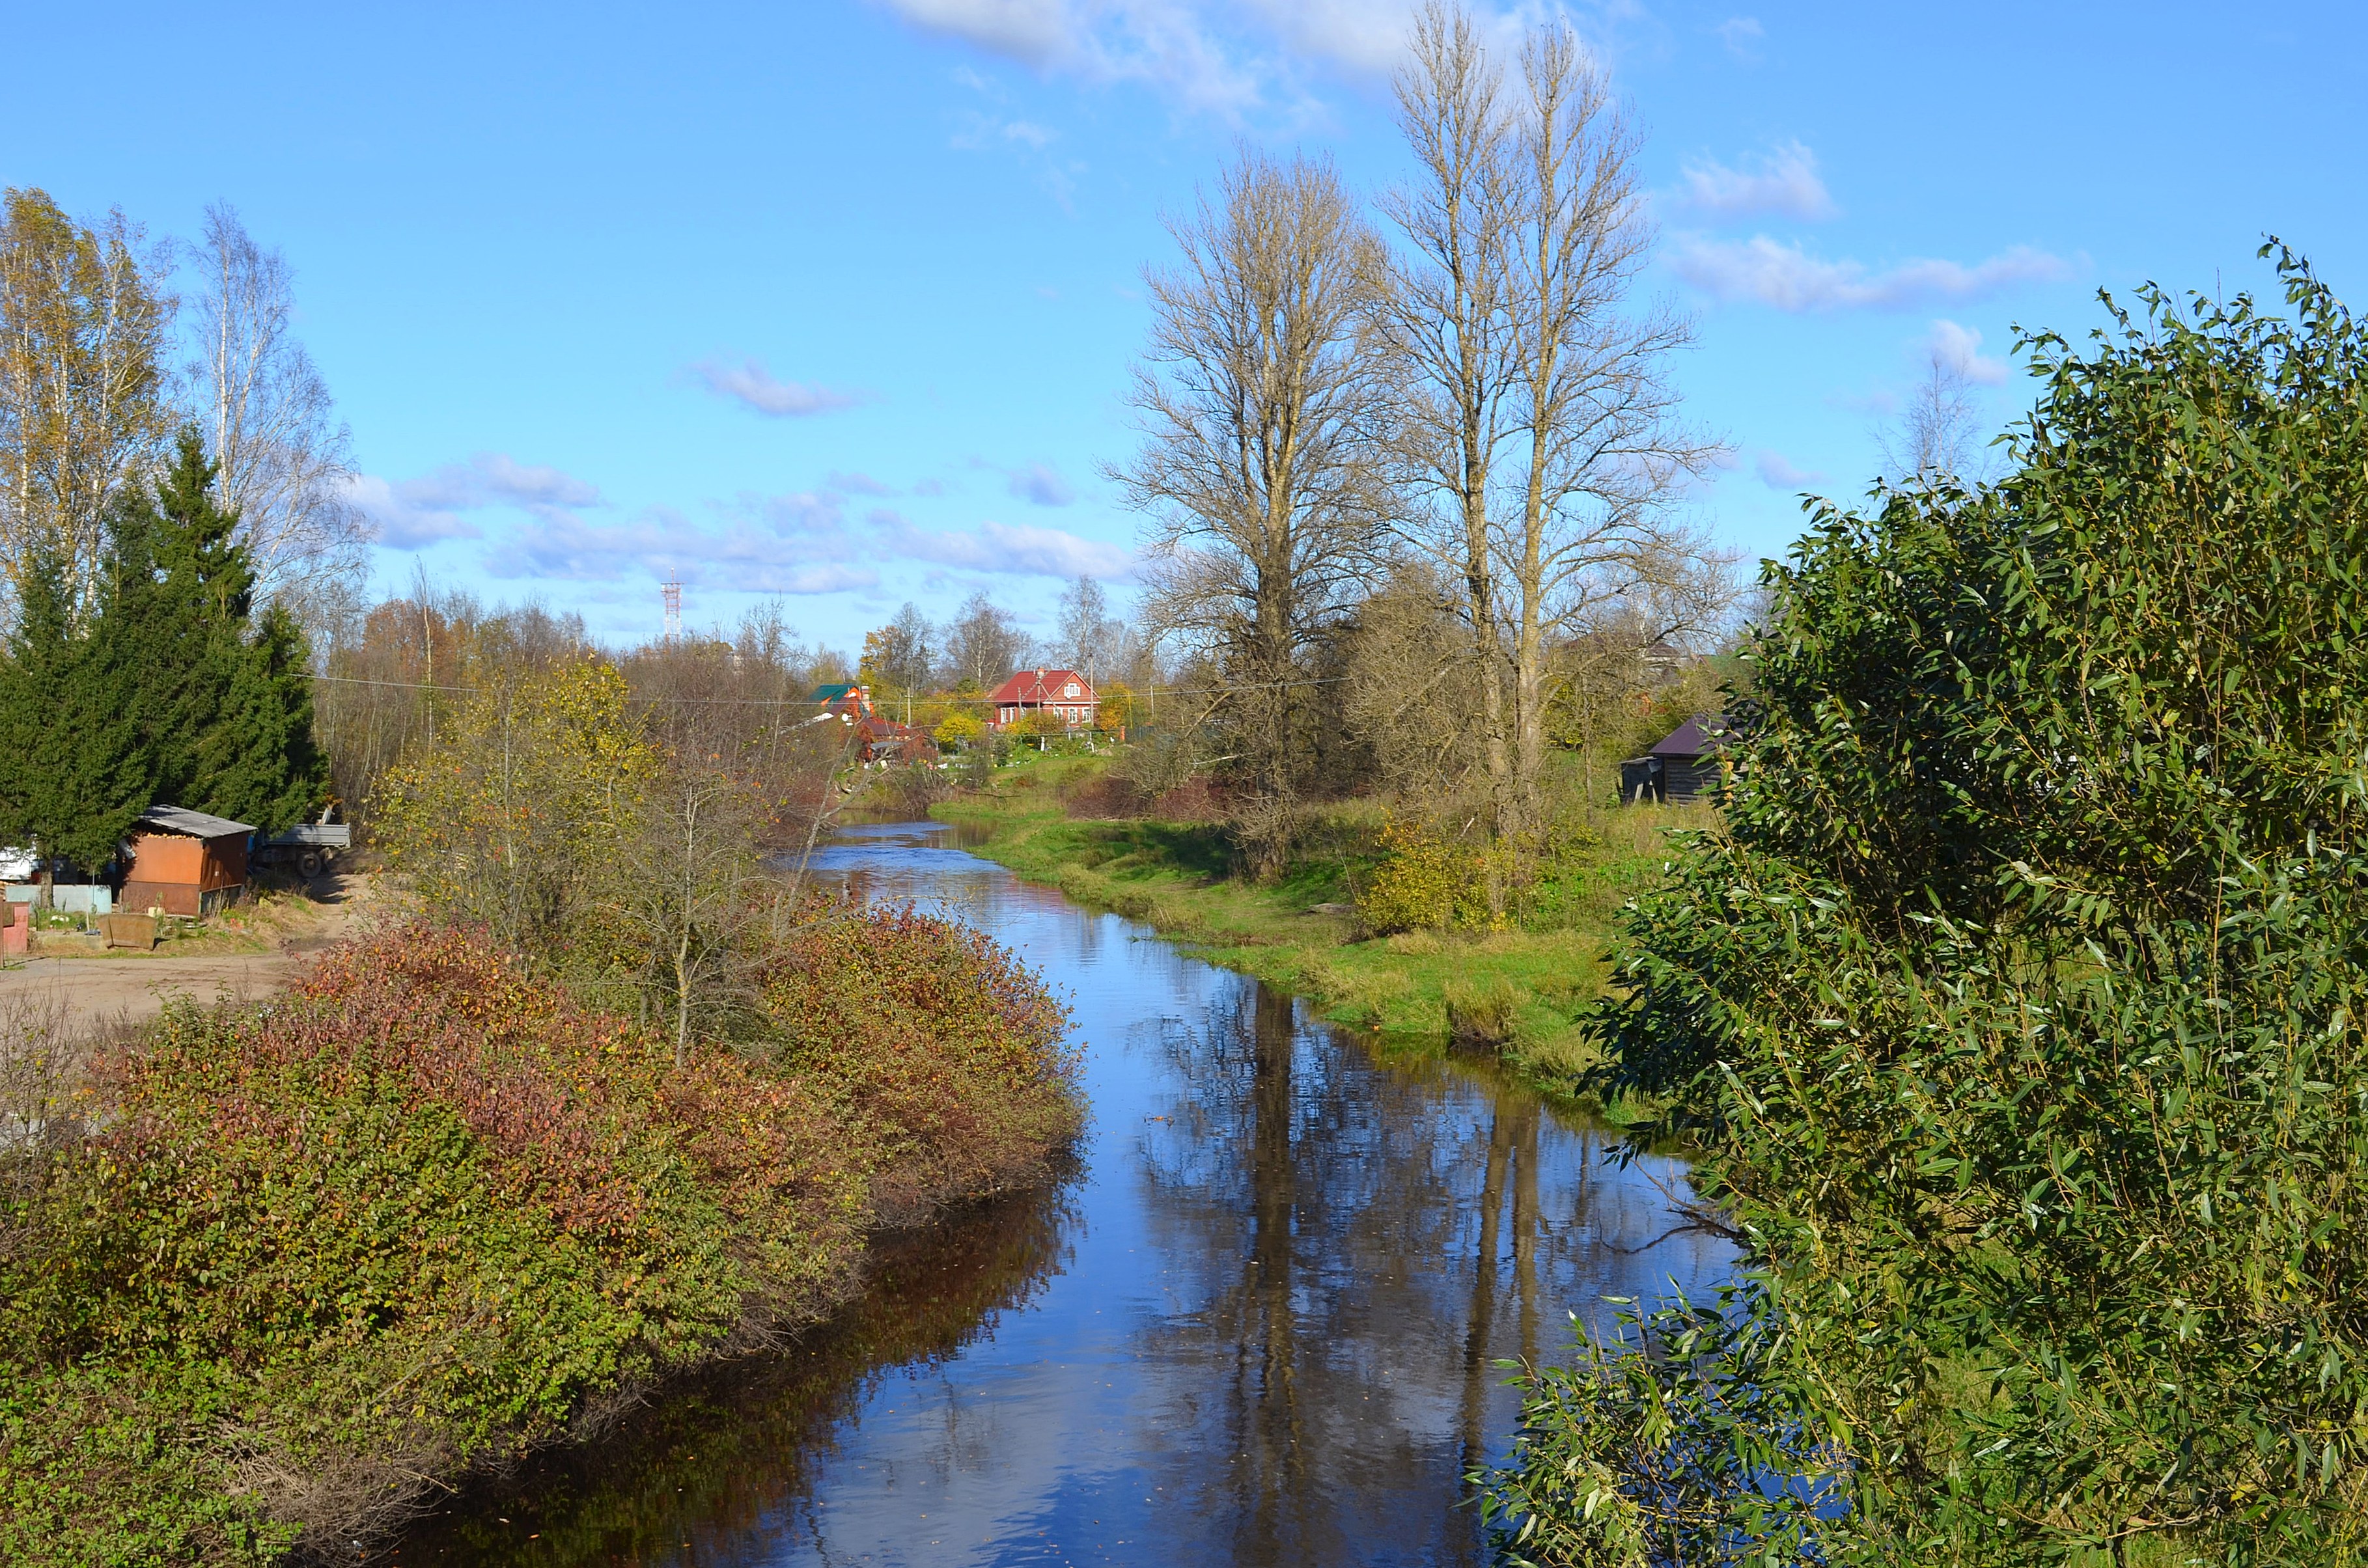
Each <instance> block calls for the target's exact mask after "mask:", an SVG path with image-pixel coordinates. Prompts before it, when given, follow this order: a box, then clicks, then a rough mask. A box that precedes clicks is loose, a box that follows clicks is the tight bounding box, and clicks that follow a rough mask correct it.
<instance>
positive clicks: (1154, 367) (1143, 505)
mask: <svg viewBox="0 0 2368 1568" xmlns="http://www.w3.org/2000/svg"><path fill="white" fill-rule="evenodd" d="M1168 229H1169V232H1170V233H1172V234H1173V235H1174V236H1175V238H1176V243H1177V246H1178V249H1179V250H1180V251H1181V252H1182V256H1181V259H1180V260H1179V261H1178V264H1177V265H1176V266H1174V267H1166V268H1157V267H1155V268H1152V269H1150V270H1148V271H1147V272H1146V273H1145V274H1144V281H1145V283H1146V285H1147V287H1148V289H1149V291H1150V296H1151V303H1152V322H1153V324H1152V338H1151V346H1150V347H1149V348H1148V349H1147V350H1146V352H1145V354H1144V362H1143V363H1142V364H1141V365H1140V366H1138V367H1137V369H1136V371H1135V375H1134V382H1133V391H1132V394H1131V401H1132V402H1133V405H1134V408H1135V411H1136V414H1137V415H1138V423H1139V426H1140V427H1141V429H1142V430H1143V433H1144V447H1143V449H1142V450H1141V451H1140V452H1139V453H1138V454H1137V455H1136V457H1135V459H1134V460H1133V462H1132V463H1130V464H1128V465H1125V466H1124V467H1121V468H1114V469H1112V470H1111V471H1110V477H1111V478H1112V479H1113V480H1115V481H1116V482H1117V483H1120V484H1121V486H1122V487H1123V490H1124V494H1125V495H1126V498H1127V501H1128V503H1129V504H1130V505H1131V506H1134V507H1136V508H1137V509H1138V510H1141V511H1143V512H1145V513H1147V514H1148V515H1149V516H1150V517H1151V518H1152V522H1151V526H1150V528H1149V530H1148V536H1147V539H1146V545H1147V549H1148V554H1149V556H1150V562H1151V563H1150V566H1149V568H1148V571H1147V579H1148V583H1149V586H1150V589H1151V594H1150V605H1149V608H1150V609H1151V612H1152V616H1153V619H1155V620H1156V622H1158V623H1159V624H1160V625H1162V626H1163V627H1165V628H1168V629H1172V630H1174V631H1178V632H1180V633H1182V634H1183V635H1184V636H1185V637H1186V638H1187V639H1188V640H1190V641H1193V642H1198V643H1200V644H1201V645H1202V646H1205V647H1208V648H1210V649H1212V651H1214V652H1216V653H1219V654H1220V655H1221V656H1222V658H1223V659H1224V667H1225V671H1226V676H1227V680H1228V685H1229V687H1230V695H1229V698H1228V700H1229V702H1231V703H1232V704H1233V705H1234V706H1235V713H1234V715H1233V727H1234V730H1235V734H1236V736H1237V744H1238V745H1239V748H1240V750H1241V752H1242V753H1243V756H1244V761H1245V763H1246V768H1245V771H1246V773H1247V778H1248V779H1249V782H1250V786H1251V790H1252V796H1251V799H1250V801H1249V802H1248V803H1247V808H1246V809H1245V810H1244V812H1242V815H1241V820H1240V824H1239V825H1240V829H1241V833H1242V838H1243V841H1244V845H1245V847H1246V848H1247V850H1248V851H1249V858H1250V861H1251V869H1252V870H1253V872H1254V873H1256V874H1259V875H1267V874H1271V873H1273V872H1275V871H1277V870H1279V869H1281V865H1282V863H1283V861H1284V858H1286V857H1287V855H1288V854H1289V851H1290V847H1291V842H1292V835H1293V831H1294V824H1295V820H1296V801H1297V795H1298V760H1299V758H1298V754H1299V752H1300V750H1301V747H1302V744H1303V739H1304V737H1303V736H1302V735H1301V733H1300V729H1301V724H1300V717H1301V715H1302V713H1303V712H1304V704H1305V701H1306V696H1307V693H1306V690H1305V688H1304V687H1303V686H1302V685H1301V684H1300V679H1301V676H1302V673H1303V668H1302V660H1301V654H1302V653H1303V651H1304V649H1305V648H1306V647H1307V645H1308V643H1309V642H1311V640H1312V639H1313V637H1314V635H1315V633H1316V632H1317V631H1319V630H1320V629H1321V628H1322V627H1323V626H1324V625H1325V624H1326V622H1327V621H1328V620H1329V619H1331V618H1332V617H1333V616H1334V615H1335V614H1336V613H1337V611H1338V608H1339V606H1340V600H1341V595H1342V589H1343V587H1344V585H1346V584H1347V582H1348V581H1349V577H1350V574H1352V572H1353V571H1354V569H1355V568H1356V566H1357V565H1358V564H1359V563H1360V562H1362V561H1363V560H1365V559H1366V558H1367V555H1368V553H1369V550H1370V547H1371V544H1372V539H1373V536H1374V532H1375V529H1376V527H1377V522H1378V518H1379V517H1380V515H1381V511H1382V493H1381V489H1380V486H1379V484H1378V483H1377V475H1376V472H1375V462H1374V446H1375V440H1376V435H1377V429H1376V427H1377V425H1378V422H1379V418H1380V416H1381V415H1382V413H1383V406H1384V404H1383V397H1382V378H1381V377H1380V375H1379V372H1378V367H1379V360H1378V357H1377V356H1376V354H1375V353H1374V352H1373V347H1374V346H1373V344H1372V339H1371V335H1370V334H1369V332H1368V331H1367V324H1368V323H1369V321H1370V317H1371V310H1370V302H1371V301H1370V290H1371V285H1372V278H1373V277H1374V276H1375V273H1376V269H1377V266H1378V261H1379V256H1378V251H1377V246H1376V244H1375V242H1374V240H1373V238H1372V234H1371V232H1370V231H1369V230H1368V229H1367V228H1366V226H1365V224H1364V223H1363V222H1362V221H1361V219H1360V216H1359V214H1358V211H1357V207H1356V203H1355V202H1354V201H1352V200H1351V199H1349V194H1348V192H1347V191H1346V190H1344V189H1343V188H1342V187H1341V184H1340V179H1339V176H1338V174H1337V173H1336V172H1335V171H1334V170H1333V168H1332V166H1331V165H1330V164H1329V163H1328V162H1322V161H1314V160H1309V159H1305V158H1294V159H1292V161H1290V162H1288V163H1277V162H1275V161H1273V160H1271V159H1269V158H1267V157H1266V156H1264V155H1263V154H1261V153H1256V152H1250V151H1245V152H1244V153H1242V154H1241V155H1240V156H1239V158H1238V159H1237V160H1236V161H1235V164H1234V165H1233V167H1232V168H1230V169H1228V170H1227V171H1226V173H1225V174H1224V177H1223V178H1222V179H1221V180H1220V182H1219V184H1218V187H1217V190H1216V193H1215V195H1214V197H1213V199H1212V198H1208V197H1204V198H1203V199H1201V202H1200V203H1199V205H1198V206H1197V208H1196V209H1195V210H1193V212H1192V213H1191V214H1190V215H1189V216H1186V217H1181V218H1178V219H1174V220H1171V221H1170V222H1169V225H1168Z"/></svg>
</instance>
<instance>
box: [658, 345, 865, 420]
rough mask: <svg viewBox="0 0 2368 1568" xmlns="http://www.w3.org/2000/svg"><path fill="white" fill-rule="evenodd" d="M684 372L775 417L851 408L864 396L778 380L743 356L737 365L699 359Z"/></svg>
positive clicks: (703, 383) (706, 385)
mask: <svg viewBox="0 0 2368 1568" xmlns="http://www.w3.org/2000/svg"><path fill="white" fill-rule="evenodd" d="M685 374H687V375H689V377H690V378H691V379H692V380H693V381H698V382H699V383H700V385H701V386H704V387H705V388H706V389H707V390H708V391H709V392H713V393H714V394H715V395H716V396H718V397H728V398H730V399H732V400H733V401H734V403H740V404H741V405H742V406H744V407H746V408H750V409H754V410H755V411H756V412H757V413H758V414H763V415H770V416H771V417H773V418H775V419H803V418H804V417H806V416H807V415H815V414H830V413H835V412H836V411H837V410H839V409H842V408H853V407H854V406H855V405H856V404H857V403H862V402H864V401H866V397H867V394H866V393H863V392H841V391H838V390H837V389H836V388H832V387H823V386H809V385H807V384H806V383H804V382H803V381H777V380H776V379H774V377H773V375H772V374H771V372H769V371H768V370H767V369H765V367H764V364H763V363H762V362H761V361H759V360H757V359H743V360H741V361H740V362H739V363H738V364H736V365H735V364H733V363H731V362H729V361H727V360H723V359H701V360H700V361H699V363H697V364H695V365H692V366H690V367H689V369H687V370H686V371H685Z"/></svg>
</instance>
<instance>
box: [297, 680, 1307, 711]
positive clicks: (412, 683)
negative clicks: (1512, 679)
mask: <svg viewBox="0 0 2368 1568" xmlns="http://www.w3.org/2000/svg"><path fill="white" fill-rule="evenodd" d="M1348 678H1349V677H1348V676H1309V677H1308V678H1307V679H1305V680H1269V681H1247V682H1244V683H1243V684H1242V685H1240V686H1205V687H1174V686H1148V687H1144V695H1154V694H1156V695H1157V696H1160V697H1231V696H1234V695H1235V694H1236V693H1239V692H1245V691H1281V690H1284V689H1286V688H1289V687H1303V686H1333V685H1337V684H1338V683H1339V682H1341V681H1344V680H1347V679H1348ZM313 679H314V680H316V681H330V682H334V683H335V684H336V685H338V686H379V687H393V688H395V689H398V690H402V691H450V692H458V693H460V694H461V695H462V696H472V695H474V694H477V693H481V692H484V691H486V690H488V689H490V688H489V687H482V686H444V685H439V684H438V683H436V682H434V681H424V680H366V679H364V678H363V677H361V676H318V675H316V676H313ZM640 700H643V701H649V702H698V703H705V704H708V705H710V706H715V707H743V708H780V707H784V706H786V705H788V704H790V703H793V702H804V701H807V700H808V699H806V698H804V697H679V696H674V695H666V696H655V695H653V696H646V697H643V698H642V699H640ZM924 700H926V701H942V702H982V703H984V702H989V701H991V700H992V699H989V698H987V697H985V696H980V697H952V696H946V695H940V696H939V697H936V698H929V699H924Z"/></svg>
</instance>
